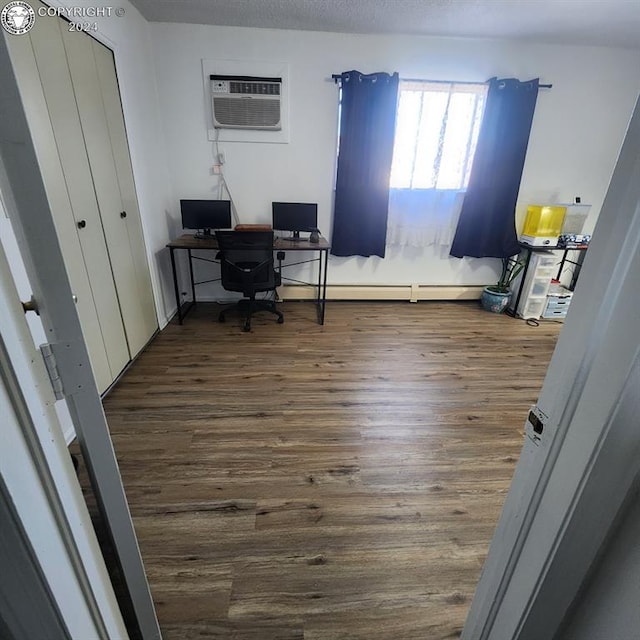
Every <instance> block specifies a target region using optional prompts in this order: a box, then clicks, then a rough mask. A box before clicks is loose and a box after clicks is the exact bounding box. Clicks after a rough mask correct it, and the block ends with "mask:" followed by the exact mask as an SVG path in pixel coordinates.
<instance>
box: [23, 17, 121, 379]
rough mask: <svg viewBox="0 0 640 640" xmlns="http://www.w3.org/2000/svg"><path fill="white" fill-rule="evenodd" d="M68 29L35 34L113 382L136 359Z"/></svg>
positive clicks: (45, 25) (54, 25)
mask: <svg viewBox="0 0 640 640" xmlns="http://www.w3.org/2000/svg"><path fill="white" fill-rule="evenodd" d="M67 25H68V23H67V22H65V21H64V20H61V19H52V18H47V19H45V20H39V21H38V27H39V28H38V29H34V31H36V33H35V34H34V35H33V36H32V41H33V49H34V53H35V57H36V64H37V66H38V71H39V73H40V81H41V83H42V88H43V91H44V96H45V99H46V101H47V107H48V110H49V115H50V119H51V123H52V126H53V133H54V136H55V139H56V143H57V147H58V154H59V156H60V162H61V164H62V170H63V172H64V175H65V180H66V184H67V191H68V193H69V198H70V200H71V208H72V211H73V218H74V220H75V223H76V224H75V228H74V233H75V234H77V236H78V240H79V242H80V246H81V248H82V254H83V258H84V262H83V264H84V268H85V270H86V272H87V274H88V276H89V281H90V283H91V291H92V296H93V302H94V305H95V308H96V311H97V318H98V322H99V325H100V331H101V333H102V339H103V342H104V346H105V350H106V354H107V359H108V361H109V367H110V371H111V380H110V382H112V381H113V380H114V379H115V378H116V377H117V376H118V374H119V373H120V372H121V371H122V369H124V367H125V366H126V364H127V363H128V362H129V360H130V359H131V357H130V354H129V349H128V347H127V340H126V336H125V331H124V325H123V322H122V317H121V315H120V308H119V304H118V296H117V293H116V287H115V284H114V281H113V275H112V273H111V264H110V262H109V254H108V252H107V245H106V242H105V237H104V232H103V230H102V223H101V220H100V212H99V210H98V204H97V201H96V194H95V189H94V188H93V181H92V175H91V168H90V166H89V159H88V157H87V151H86V148H85V144H84V139H83V135H82V128H81V126H80V117H79V115H78V110H77V107H76V102H75V98H74V95H73V85H72V83H71V76H70V75H69V68H68V64H67V58H66V54H65V50H64V46H63V43H62V31H63V30H65V31H66V30H68V26H67ZM107 386H108V385H107ZM105 388H106V387H105ZM103 390H104V389H101V391H103Z"/></svg>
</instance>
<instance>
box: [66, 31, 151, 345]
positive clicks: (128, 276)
mask: <svg viewBox="0 0 640 640" xmlns="http://www.w3.org/2000/svg"><path fill="white" fill-rule="evenodd" d="M63 41H64V46H65V50H66V52H67V59H68V61H69V69H70V71H71V79H72V82H73V88H74V92H75V96H76V102H77V104H78V111H79V113H80V122H81V124H82V131H83V134H84V141H85V145H86V148H87V154H88V156H89V162H90V164H91V169H92V175H93V183H94V187H95V191H96V195H97V199H98V206H99V209H100V216H101V220H102V228H103V229H104V234H105V237H106V240H107V247H108V249H109V257H110V260H111V270H112V273H113V277H114V280H115V284H116V290H117V292H118V299H119V301H120V312H121V314H122V319H123V321H124V326H125V333H126V335H127V341H128V343H129V348H130V351H131V354H132V355H135V354H137V353H138V351H140V349H141V348H142V347H143V346H144V345H145V344H146V343H147V342H148V340H149V339H150V338H151V336H152V335H153V330H154V329H152V330H151V331H149V330H148V326H147V322H145V317H146V311H145V307H147V309H148V308H149V307H150V308H151V310H154V309H155V306H154V305H153V304H151V305H149V304H148V298H146V297H145V298H144V299H141V297H140V286H139V285H140V281H139V273H138V270H137V269H136V260H135V259H134V254H137V253H138V252H140V253H142V257H143V259H144V260H145V261H146V254H145V251H144V245H142V246H139V247H136V249H135V250H133V251H132V247H131V244H130V237H129V232H128V227H127V224H126V219H127V218H124V217H123V213H128V212H126V211H125V207H124V203H123V199H122V196H121V193H120V184H119V181H118V172H117V169H116V160H115V157H114V150H113V148H112V144H111V138H110V131H109V127H108V125H107V116H106V113H105V105H104V102H103V97H102V95H103V94H102V88H101V86H100V79H99V76H98V68H97V66H96V59H95V57H94V48H93V45H92V42H93V39H92V38H90V37H89V36H87V35H85V34H79V33H73V32H68V31H66V32H63ZM136 209H137V208H136ZM134 213H135V212H134V211H133V210H132V211H131V214H132V215H133V214H134ZM149 291H150V283H149ZM145 303H146V304H145Z"/></svg>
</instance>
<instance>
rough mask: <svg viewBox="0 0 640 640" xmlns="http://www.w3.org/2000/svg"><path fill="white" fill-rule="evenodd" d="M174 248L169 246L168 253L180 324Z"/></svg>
mask: <svg viewBox="0 0 640 640" xmlns="http://www.w3.org/2000/svg"><path fill="white" fill-rule="evenodd" d="M174 251H175V249H174V248H173V247H169V253H170V254H171V273H172V274H173V290H174V292H175V294H176V306H177V308H178V324H182V305H181V304H180V292H179V291H178V274H177V273H176V257H175V255H174Z"/></svg>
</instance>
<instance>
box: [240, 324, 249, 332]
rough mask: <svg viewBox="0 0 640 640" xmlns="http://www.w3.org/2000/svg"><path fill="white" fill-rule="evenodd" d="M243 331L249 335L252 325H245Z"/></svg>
mask: <svg viewBox="0 0 640 640" xmlns="http://www.w3.org/2000/svg"><path fill="white" fill-rule="evenodd" d="M242 330H243V331H244V332H245V333H247V332H249V331H251V325H250V324H245V325H244V327H242Z"/></svg>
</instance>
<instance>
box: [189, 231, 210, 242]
mask: <svg viewBox="0 0 640 640" xmlns="http://www.w3.org/2000/svg"><path fill="white" fill-rule="evenodd" d="M193 237H194V238H197V239H198V240H209V239H210V238H211V229H202V230H201V231H198V233H196V234H195V235H194V236H193Z"/></svg>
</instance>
